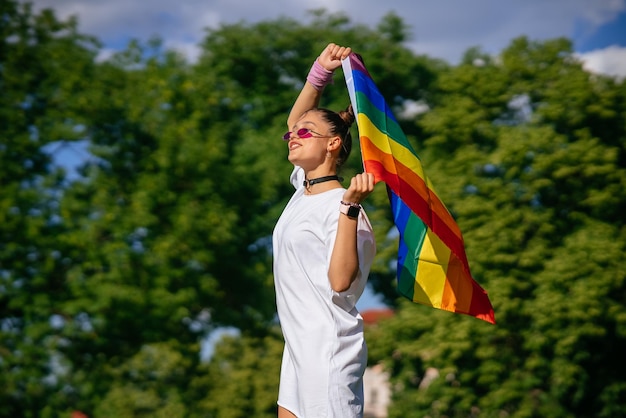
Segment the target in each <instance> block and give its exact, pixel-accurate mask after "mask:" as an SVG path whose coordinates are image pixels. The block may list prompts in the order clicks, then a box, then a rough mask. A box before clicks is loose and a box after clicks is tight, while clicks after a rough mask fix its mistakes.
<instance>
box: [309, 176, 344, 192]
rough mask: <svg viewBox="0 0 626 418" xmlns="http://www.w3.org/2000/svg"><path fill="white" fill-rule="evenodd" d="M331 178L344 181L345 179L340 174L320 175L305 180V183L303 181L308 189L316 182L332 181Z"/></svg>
mask: <svg viewBox="0 0 626 418" xmlns="http://www.w3.org/2000/svg"><path fill="white" fill-rule="evenodd" d="M331 180H337V181H342V180H343V179H342V178H341V177H339V176H338V175H334V176H325V177H318V178H316V179H311V180H304V183H302V185H303V186H304V187H306V188H307V189H308V188H309V187H311V186H313V185H314V184H318V183H324V182H325V181H331Z"/></svg>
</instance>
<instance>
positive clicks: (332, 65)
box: [287, 43, 351, 129]
mask: <svg viewBox="0 0 626 418" xmlns="http://www.w3.org/2000/svg"><path fill="white" fill-rule="evenodd" d="M350 52H351V49H350V48H349V47H344V46H339V45H336V44H333V43H330V44H328V46H326V48H324V50H323V51H322V53H321V54H320V56H319V57H318V58H317V60H316V61H315V63H314V64H313V67H311V71H310V72H309V75H308V77H307V81H306V82H305V83H304V87H303V88H302V91H301V92H300V94H299V95H298V98H297V99H296V101H295V102H294V104H293V107H292V108H291V112H289V117H288V118H287V128H288V129H291V128H292V127H293V126H294V125H295V124H296V122H297V121H298V119H300V116H302V115H303V114H304V112H306V111H307V110H310V109H313V108H316V107H318V106H319V102H320V99H321V97H322V92H323V91H324V87H326V85H327V84H330V83H331V82H332V77H333V72H334V71H335V70H336V69H337V68H339V67H340V66H341V60H342V59H344V58H346V57H347V56H348V55H350Z"/></svg>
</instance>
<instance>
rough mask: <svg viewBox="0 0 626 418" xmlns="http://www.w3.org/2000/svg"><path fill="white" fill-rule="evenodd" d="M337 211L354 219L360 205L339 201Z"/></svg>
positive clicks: (359, 209) (356, 216) (359, 210)
mask: <svg viewBox="0 0 626 418" xmlns="http://www.w3.org/2000/svg"><path fill="white" fill-rule="evenodd" d="M339 212H341V213H343V214H344V215H346V216H347V217H348V218H350V219H356V218H358V217H359V213H360V212H361V205H359V204H358V203H350V202H344V201H343V200H342V201H341V205H340V206H339Z"/></svg>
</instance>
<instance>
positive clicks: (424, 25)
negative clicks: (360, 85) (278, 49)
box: [34, 0, 626, 63]
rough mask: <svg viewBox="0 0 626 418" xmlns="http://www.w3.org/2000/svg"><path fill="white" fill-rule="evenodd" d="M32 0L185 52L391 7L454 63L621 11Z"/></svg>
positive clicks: (423, 49) (392, 3)
mask: <svg viewBox="0 0 626 418" xmlns="http://www.w3.org/2000/svg"><path fill="white" fill-rule="evenodd" d="M34 4H35V6H36V8H42V7H50V8H53V9H55V11H56V12H57V14H58V15H59V16H60V17H63V18H65V17H67V16H68V15H70V14H77V15H78V16H79V24H80V30H81V31H82V32H84V33H88V34H92V35H95V36H97V37H98V38H99V39H101V40H102V41H103V42H104V43H105V45H106V46H107V47H109V48H122V47H124V46H125V44H126V42H127V41H128V39H130V38H138V39H141V40H146V39H148V38H150V37H151V36H153V35H155V34H158V35H160V36H161V37H162V38H163V39H164V41H165V44H166V45H184V49H185V50H187V51H189V50H193V48H192V47H190V45H197V44H198V43H199V42H200V41H201V40H202V38H203V37H204V35H205V31H204V29H205V28H207V27H217V26H218V25H219V24H221V23H234V22H238V21H242V20H243V21H247V22H258V21H260V20H268V19H276V18H278V17H280V16H289V17H293V18H296V19H302V18H304V16H305V15H306V11H307V10H310V9H317V8H325V9H327V10H328V11H331V12H339V11H340V12H343V13H345V14H346V15H347V16H349V18H350V19H351V20H352V22H354V23H364V24H367V25H375V24H377V23H378V22H379V21H380V19H381V18H382V17H383V16H384V15H385V14H387V13H388V12H389V11H393V12H395V13H396V14H398V15H399V16H401V17H402V18H403V19H404V21H405V23H406V24H408V25H409V26H410V27H411V29H412V31H413V33H414V35H415V36H414V39H413V40H412V41H411V43H410V46H411V47H412V48H413V49H414V50H415V51H416V52H417V53H423V54H427V55H430V56H432V57H437V58H443V59H446V60H448V61H450V62H452V63H454V62H458V60H459V59H460V58H461V56H462V54H463V52H465V50H467V49H468V48H470V47H472V46H480V47H482V48H483V50H484V51H485V52H487V53H491V54H496V53H498V52H500V51H501V50H502V49H503V48H504V47H506V46H507V45H508V44H509V42H510V41H511V39H513V38H515V37H518V36H521V35H527V36H528V37H529V38H531V39H534V40H542V39H547V38H554V37H559V36H565V37H571V36H573V35H574V32H575V31H576V30H580V27H583V28H584V30H585V31H586V32H589V33H592V32H593V31H594V30H595V29H596V28H597V27H598V26H600V25H602V24H604V23H606V22H609V21H611V20H612V19H614V18H615V17H616V16H617V15H618V14H619V13H620V12H623V11H624V10H626V0H594V1H589V0H550V1H546V0H525V1H515V2H504V1H501V0H472V1H471V2H468V1H467V0H446V1H440V0H420V1H415V0H385V1H380V0H273V1H259V0H208V1H207V0H150V1H146V0H34ZM335 41H337V42H341V40H335ZM191 54H192V55H193V54H194V52H193V51H192V52H191Z"/></svg>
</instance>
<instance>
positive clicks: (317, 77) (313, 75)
mask: <svg viewBox="0 0 626 418" xmlns="http://www.w3.org/2000/svg"><path fill="white" fill-rule="evenodd" d="M306 81H308V82H309V83H311V84H312V85H313V87H315V89H316V90H321V89H323V88H324V87H325V86H327V85H328V84H332V83H333V72H332V71H329V70H327V69H326V68H324V67H322V64H320V63H319V62H318V61H317V60H315V62H314V63H313V66H312V67H311V71H309V75H308V76H307V77H306Z"/></svg>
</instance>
